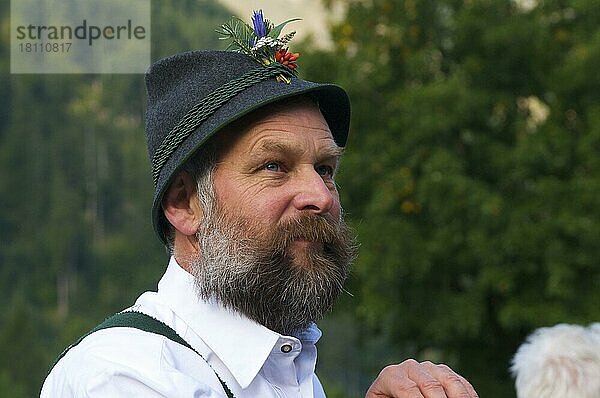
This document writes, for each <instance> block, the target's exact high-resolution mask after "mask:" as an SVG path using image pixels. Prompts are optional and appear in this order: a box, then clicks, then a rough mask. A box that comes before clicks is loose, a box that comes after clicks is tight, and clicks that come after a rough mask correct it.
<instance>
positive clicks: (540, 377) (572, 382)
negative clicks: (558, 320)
mask: <svg viewBox="0 0 600 398" xmlns="http://www.w3.org/2000/svg"><path fill="white" fill-rule="evenodd" d="M510 370H511V372H512V374H513V375H514V376H515V377H516V381H515V387H516V389H517V397H518V398H600V323H594V324H592V325H590V326H589V327H587V328H586V327H583V326H577V325H567V324H560V325H556V326H553V327H546V328H540V329H537V330H536V331H534V332H533V333H532V334H531V335H530V336H529V337H528V338H527V340H526V342H525V343H523V344H522V345H521V347H519V349H518V350H517V353H516V354H515V356H514V357H513V360H512V366H511V368H510Z"/></svg>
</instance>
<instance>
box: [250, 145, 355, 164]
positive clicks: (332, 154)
mask: <svg viewBox="0 0 600 398" xmlns="http://www.w3.org/2000/svg"><path fill="white" fill-rule="evenodd" d="M253 152H254V153H253V157H254V156H262V155H264V153H268V152H279V153H285V154H289V155H292V156H296V157H300V156H302V153H303V151H302V149H301V148H298V147H295V146H292V145H290V144H287V143H284V142H281V141H273V140H264V141H262V142H261V143H260V144H259V145H258V146H257V148H256V149H255V150H254V151H253ZM343 153H344V148H341V147H339V146H337V145H330V146H327V147H325V148H321V149H319V152H318V160H319V161H322V160H324V159H329V158H340V157H341V156H342V155H343Z"/></svg>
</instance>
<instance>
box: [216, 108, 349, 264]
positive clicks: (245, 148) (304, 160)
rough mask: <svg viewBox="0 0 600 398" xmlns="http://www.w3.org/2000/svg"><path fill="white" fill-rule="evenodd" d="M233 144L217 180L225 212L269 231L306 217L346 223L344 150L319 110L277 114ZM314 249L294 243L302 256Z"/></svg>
mask: <svg viewBox="0 0 600 398" xmlns="http://www.w3.org/2000/svg"><path fill="white" fill-rule="evenodd" d="M234 134H235V132H234ZM238 134H239V132H238ZM225 139H227V136H226V137H225ZM232 141H233V142H232V143H231V144H229V145H230V146H229V148H228V150H226V151H225V152H224V153H223V154H222V156H221V158H220V159H219V162H218V166H217V169H216V173H215V176H214V186H215V193H216V199H217V201H218V203H219V204H220V206H221V207H222V208H223V209H224V210H225V211H227V212H229V213H230V214H235V215H238V216H240V217H242V218H246V219H251V220H255V221H256V222H257V223H260V224H261V225H262V226H263V227H264V228H265V229H270V228H273V227H274V226H275V225H276V224H278V223H280V222H283V221H289V220H294V219H297V218H298V216H299V215H300V214H305V213H309V214H316V215H328V216H331V217H332V218H333V219H335V220H338V219H340V216H341V209H340V201H339V196H338V192H337V189H336V186H335V183H334V173H335V171H336V169H337V165H338V161H339V157H340V155H341V149H340V148H339V147H338V146H337V145H336V143H335V141H334V140H333V136H332V134H331V131H330V130H329V127H328V125H327V122H326V121H325V119H324V118H323V116H322V115H321V112H320V111H319V109H318V108H317V107H316V105H313V104H310V103H306V104H296V105H294V106H293V107H288V108H283V109H280V110H277V111H276V112H274V113H272V114H270V115H267V116H266V117H264V118H262V119H260V120H258V121H255V122H254V123H252V124H251V125H250V126H248V128H247V130H246V132H245V133H244V134H241V135H238V136H236V137H235V138H233V139H232ZM313 246H315V243H313V242H308V241H303V240H296V241H295V242H294V250H295V251H296V252H297V254H301V253H302V252H303V251H305V250H306V249H308V248H311V247H313Z"/></svg>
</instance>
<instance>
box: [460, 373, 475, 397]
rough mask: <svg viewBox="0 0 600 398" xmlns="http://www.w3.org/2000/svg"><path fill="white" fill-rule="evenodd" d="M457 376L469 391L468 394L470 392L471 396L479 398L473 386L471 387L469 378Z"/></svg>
mask: <svg viewBox="0 0 600 398" xmlns="http://www.w3.org/2000/svg"><path fill="white" fill-rule="evenodd" d="M458 377H460V379H461V380H462V382H463V385H464V386H465V387H466V388H467V391H468V392H469V394H471V397H473V398H479V395H478V394H477V391H475V387H473V385H472V384H471V383H470V382H469V380H467V379H465V378H464V377H462V376H461V375H458Z"/></svg>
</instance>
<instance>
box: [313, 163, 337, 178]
mask: <svg viewBox="0 0 600 398" xmlns="http://www.w3.org/2000/svg"><path fill="white" fill-rule="evenodd" d="M315 171H316V172H317V173H319V175H320V176H321V177H333V172H334V170H333V167H331V166H328V165H325V164H323V165H320V166H317V167H315Z"/></svg>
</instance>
